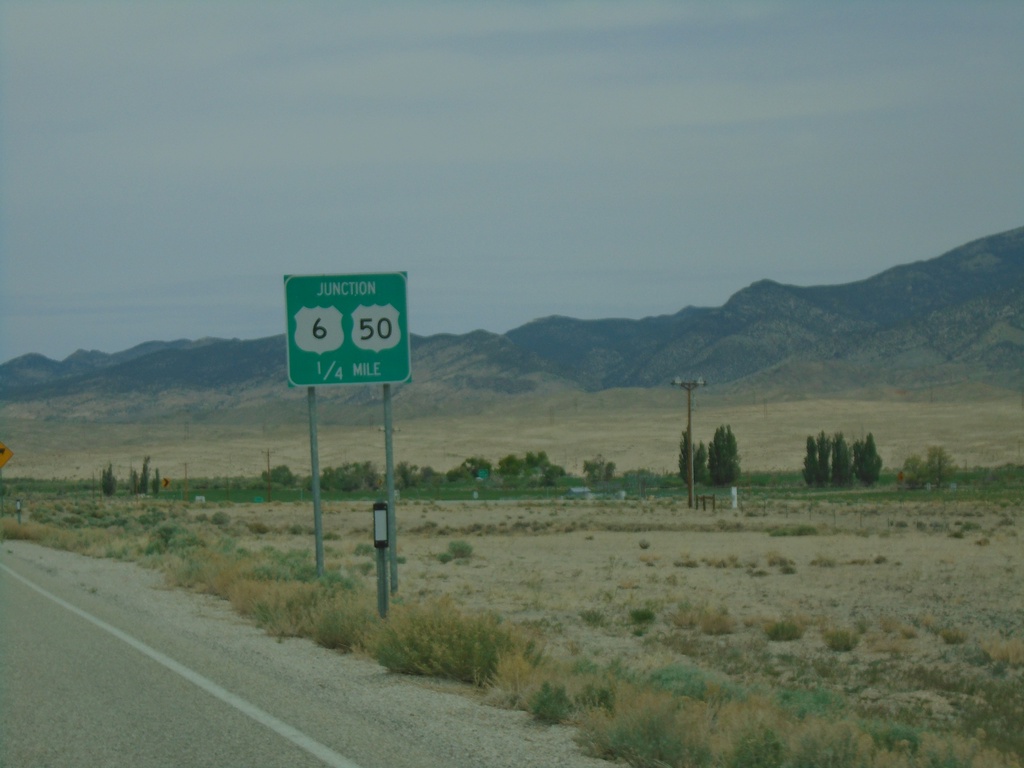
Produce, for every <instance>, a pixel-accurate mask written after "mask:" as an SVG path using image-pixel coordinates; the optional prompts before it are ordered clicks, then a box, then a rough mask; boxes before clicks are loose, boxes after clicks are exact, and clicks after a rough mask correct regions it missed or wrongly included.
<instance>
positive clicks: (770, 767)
mask: <svg viewBox="0 0 1024 768" xmlns="http://www.w3.org/2000/svg"><path fill="white" fill-rule="evenodd" d="M785 759H786V746H785V744H783V742H782V739H780V738H779V735H778V734H777V733H775V731H774V730H772V729H771V728H769V727H767V726H761V727H760V728H756V729H753V730H750V731H748V732H747V733H745V734H743V735H742V736H741V737H740V739H739V743H738V744H737V745H736V749H735V751H734V752H733V755H732V762H731V763H730V765H732V766H733V768H781V766H782V765H783V764H784V761H785Z"/></svg>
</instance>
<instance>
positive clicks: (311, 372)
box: [268, 272, 412, 592]
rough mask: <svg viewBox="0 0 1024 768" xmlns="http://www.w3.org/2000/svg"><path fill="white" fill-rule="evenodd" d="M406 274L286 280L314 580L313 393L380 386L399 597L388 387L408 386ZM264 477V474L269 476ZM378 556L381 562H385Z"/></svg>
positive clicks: (318, 531)
mask: <svg viewBox="0 0 1024 768" xmlns="http://www.w3.org/2000/svg"><path fill="white" fill-rule="evenodd" d="M406 283H407V275H406V273H405V272H388V273H383V274H357V275H285V277H284V294H285V314H286V318H285V320H286V328H287V330H286V333H285V338H286V341H287V369H288V384H289V386H293V387H298V386H304V387H308V399H309V444H310V463H311V469H312V475H313V478H312V479H313V523H314V531H315V536H316V557H317V575H318V576H322V575H323V546H324V545H323V526H322V517H321V511H320V461H319V455H318V454H319V451H318V448H317V434H316V387H323V386H338V385H353V384H382V385H383V386H384V433H385V459H386V462H387V486H388V504H387V510H386V519H387V528H388V535H389V539H390V543H391V546H390V549H391V590H392V592H395V591H397V590H398V558H397V556H396V550H395V546H394V544H395V540H396V523H395V476H394V458H393V451H392V445H391V435H392V431H393V430H392V425H391V384H397V383H402V382H407V381H410V380H411V379H412V358H411V345H410V335H409V313H408V307H407V300H406ZM268 471H269V469H268ZM383 554H384V552H383V549H381V551H380V555H381V556H383Z"/></svg>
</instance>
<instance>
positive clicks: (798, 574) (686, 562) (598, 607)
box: [230, 493, 1024, 724]
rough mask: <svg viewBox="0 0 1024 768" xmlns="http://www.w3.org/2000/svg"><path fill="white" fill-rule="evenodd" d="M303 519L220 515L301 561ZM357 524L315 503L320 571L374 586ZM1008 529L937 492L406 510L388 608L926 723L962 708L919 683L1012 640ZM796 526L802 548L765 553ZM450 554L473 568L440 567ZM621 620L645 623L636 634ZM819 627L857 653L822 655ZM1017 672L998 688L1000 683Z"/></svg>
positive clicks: (561, 651)
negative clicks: (882, 498) (452, 616)
mask: <svg viewBox="0 0 1024 768" xmlns="http://www.w3.org/2000/svg"><path fill="white" fill-rule="evenodd" d="M308 507H309V505H308V504H307V505H301V504H271V505H252V506H248V507H236V508H234V511H232V512H231V513H230V514H231V515H232V518H233V519H232V526H234V527H235V529H236V530H240V531H244V530H249V528H250V525H251V524H252V523H254V522H260V523H263V524H264V525H265V526H267V527H268V528H270V531H269V532H268V533H266V534H263V535H260V536H258V537H252V536H250V540H251V541H250V543H251V545H253V546H256V545H257V539H258V541H259V545H260V546H262V545H266V544H272V545H273V546H275V547H281V548H291V547H297V548H300V549H301V548H306V547H309V546H311V542H310V540H309V535H308V532H309V530H311V528H310V522H311V519H310V517H311V511H310V509H309V508H308ZM363 507H364V505H355V506H353V505H345V504H328V505H326V507H325V512H324V527H325V532H326V537H327V548H326V549H327V565H328V567H329V568H331V569H340V570H342V571H343V572H345V573H348V574H350V575H352V574H365V578H366V579H367V581H368V584H370V585H371V586H372V584H373V583H374V581H373V580H374V578H375V575H374V574H375V571H374V569H373V567H372V563H373V559H372V558H373V555H372V554H368V553H366V551H365V550H366V545H367V544H369V542H370V540H371V538H370V537H371V534H370V527H369V518H370V516H371V515H370V512H369V510H367V509H365V508H363ZM1021 522H1022V513H1021V509H1020V506H1019V505H1000V506H993V507H990V508H980V507H975V506H971V505H967V504H960V503H957V502H956V501H955V500H951V499H950V498H948V494H947V496H945V497H944V496H942V495H941V494H938V493H936V494H934V495H932V496H931V497H929V498H928V499H923V500H915V501H907V502H906V503H902V504H896V503H894V504H891V505H889V506H887V507H882V508H880V507H878V506H877V505H874V506H872V505H855V504H844V505H842V506H830V505H825V504H816V505H813V506H809V505H807V504H798V503H795V502H787V503H783V502H778V503H764V504H757V505H752V504H750V505H747V508H746V509H743V508H738V509H736V510H733V509H720V510H718V511H716V512H714V513H712V512H711V511H710V510H709V511H708V512H703V511H692V510H688V509H687V508H686V502H685V500H684V501H682V502H681V503H680V502H678V501H674V502H668V501H664V502H662V501H656V502H644V501H564V500H558V501H544V502H539V503H522V502H449V503H436V502H409V503H403V504H401V505H400V506H399V525H398V527H399V544H398V553H399V554H400V555H401V558H402V560H403V562H402V563H401V564H400V565H399V589H398V593H397V595H396V597H395V598H394V599H395V600H398V601H401V600H408V599H415V600H419V599H422V598H423V597H426V596H439V595H451V596H452V597H453V598H454V599H455V600H456V601H457V602H458V604H459V605H460V606H463V607H464V608H465V609H466V610H470V611H476V610H493V611H497V612H498V613H500V614H501V615H502V616H504V617H505V618H507V619H510V620H513V621H515V622H517V623H520V624H526V625H533V626H536V627H537V628H538V630H539V631H540V633H541V634H542V636H543V637H544V638H545V642H546V645H547V647H548V650H549V652H550V653H553V654H555V655H556V656H559V657H563V658H565V659H569V660H572V659H585V660H587V661H588V663H589V662H593V663H596V664H598V665H600V666H604V665H611V664H625V665H626V666H628V667H629V668H632V669H637V670H641V671H643V670H655V669H661V668H664V667H667V666H670V665H672V664H676V663H680V662H684V661H685V662H686V663H697V664H699V665H701V666H702V667H704V668H706V669H707V670H709V672H715V673H724V674H727V675H728V677H729V680H731V681H732V684H740V685H744V686H751V687H754V688H755V689H756V688H757V687H759V686H766V685H767V686H771V687H777V686H794V687H800V688H812V689H815V688H821V689H824V690H832V691H835V692H836V693H837V694H838V695H842V696H843V697H848V698H850V699H852V701H853V703H854V705H855V706H856V707H857V708H858V710H859V711H860V712H862V713H866V714H874V715H877V716H879V717H887V716H890V715H892V714H893V713H898V712H910V713H912V717H913V718H914V719H915V720H916V721H920V720H922V719H923V720H924V721H926V722H929V723H932V724H942V723H943V722H945V721H947V720H949V719H950V718H953V717H954V716H955V715H956V713H957V712H958V711H959V707H960V705H961V704H962V701H961V699H962V694H960V693H957V692H955V690H953V691H947V692H946V693H940V692H937V691H936V690H935V688H934V686H933V685H931V684H928V683H927V682H926V681H925V680H924V679H923V677H927V675H926V674H925V673H924V672H922V670H930V672H929V673H928V674H931V673H934V674H937V675H940V676H941V675H949V676H950V677H951V678H952V677H957V678H959V677H963V676H967V677H971V678H972V679H974V677H978V678H979V679H983V678H984V676H985V675H987V674H989V673H988V672H987V671H985V669H984V666H985V664H984V661H983V658H984V654H985V651H984V649H985V648H989V647H991V643H992V642H994V641H1006V640H1007V639H1013V638H1016V641H1017V642H1020V641H1022V640H1024V592H1022V590H1021V588H1020V580H1021V567H1022V566H1021V561H1020V553H1021V542H1020V538H1019V534H1018V529H1019V526H1020V525H1021ZM798 526H805V530H806V526H813V527H814V529H815V530H816V533H814V534H813V535H789V536H778V535H774V536H773V535H771V531H772V530H773V529H774V530H778V529H780V528H781V529H783V530H789V531H795V530H797V527H798ZM257 529H259V526H257ZM300 529H301V530H303V531H304V533H302V534H298V535H296V532H298V531H299V530H300ZM452 541H463V542H466V543H468V544H469V545H470V546H471V548H472V555H471V556H470V557H469V558H465V559H457V560H453V561H450V562H447V563H445V562H442V561H441V558H439V555H441V554H442V553H444V552H446V550H447V548H448V546H449V544H450V542H452ZM360 543H362V544H363V547H362V548H360V550H361V551H360V553H359V554H357V553H356V552H357V550H356V547H357V546H358V545H359V544H360ZM637 609H649V611H650V613H653V616H654V618H653V620H652V621H651V622H650V623H642V622H638V621H637V620H636V619H635V617H634V611H636V610H637ZM782 618H790V619H792V620H794V621H796V622H797V623H799V624H800V625H801V626H804V627H805V628H806V629H805V631H804V634H803V636H802V637H801V638H800V639H797V640H792V641H788V642H776V641H772V640H770V639H769V638H768V635H767V634H766V631H765V626H766V625H767V624H768V623H769V622H771V621H773V620H779V619H782ZM704 622H708V625H707V626H705V624H704ZM834 629H844V630H848V631H850V632H851V633H852V634H853V635H854V636H855V637H856V647H855V648H853V649H852V650H850V651H848V652H836V651H835V650H832V649H831V648H830V647H829V646H828V644H827V642H826V636H827V634H828V633H829V632H830V631H831V630H834ZM1004 666H1005V665H1004ZM1014 670H1015V671H1014ZM1021 671H1022V670H1021V668H1020V667H1019V666H1018V667H1016V668H1013V669H1011V670H1010V674H1011V675H1015V676H1016V677H1015V679H1016V680H1017V681H1018V684H1019V683H1020V680H1021V676H1020V675H1021ZM972 676H973V677H972Z"/></svg>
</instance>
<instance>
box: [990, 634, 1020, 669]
mask: <svg viewBox="0 0 1024 768" xmlns="http://www.w3.org/2000/svg"><path fill="white" fill-rule="evenodd" d="M981 650H982V651H984V652H985V655H986V656H987V657H988V659H989V661H993V662H997V663H1002V664H1007V665H1009V666H1011V667H1024V639H1021V638H1019V637H991V638H988V639H986V640H982V641H981Z"/></svg>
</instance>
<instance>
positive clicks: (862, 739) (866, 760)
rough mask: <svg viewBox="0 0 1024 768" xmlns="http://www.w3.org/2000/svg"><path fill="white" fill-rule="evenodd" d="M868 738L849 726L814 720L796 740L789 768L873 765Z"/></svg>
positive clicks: (844, 723) (854, 727)
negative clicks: (790, 767)
mask: <svg viewBox="0 0 1024 768" xmlns="http://www.w3.org/2000/svg"><path fill="white" fill-rule="evenodd" d="M872 746H873V745H872V742H871V737H870V736H868V735H867V734H864V733H862V732H861V731H860V730H859V729H858V728H857V727H856V726H854V725H852V724H851V723H846V722H840V723H827V722H824V721H819V720H814V721H811V722H808V724H807V726H806V727H805V728H804V729H803V730H802V733H801V734H800V735H799V737H798V738H797V739H796V744H795V745H794V747H793V749H792V753H791V755H790V759H789V765H790V766H792V768H862V766H867V765H871V764H872V760H871V752H872Z"/></svg>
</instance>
